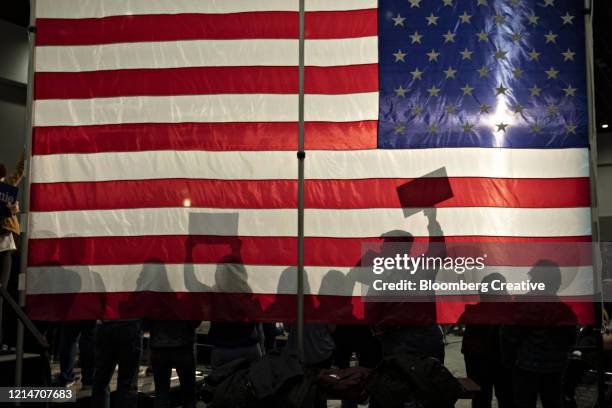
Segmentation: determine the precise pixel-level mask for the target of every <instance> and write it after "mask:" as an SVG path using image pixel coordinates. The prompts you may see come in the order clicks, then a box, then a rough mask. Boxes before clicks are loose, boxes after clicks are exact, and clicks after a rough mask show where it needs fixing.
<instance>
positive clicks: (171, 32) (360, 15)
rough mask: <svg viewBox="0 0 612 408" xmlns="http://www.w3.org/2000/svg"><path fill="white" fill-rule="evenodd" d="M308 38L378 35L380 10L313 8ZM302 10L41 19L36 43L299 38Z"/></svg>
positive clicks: (67, 43) (308, 15) (84, 43)
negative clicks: (320, 10)
mask: <svg viewBox="0 0 612 408" xmlns="http://www.w3.org/2000/svg"><path fill="white" fill-rule="evenodd" d="M305 18H306V20H305V27H306V31H305V34H306V38H311V39H319V38H353V37H368V36H374V35H376V34H377V10H376V9H367V10H351V11H338V12H329V11H325V12H308V13H306V16H305ZM298 23H299V22H298V13H297V12H284V11H276V12H275V11H266V12H247V13H228V14H161V15H133V16H110V17H104V18H84V19H45V18H39V19H37V20H36V45H38V46H41V45H87V44H109V43H127V42H141V41H151V42H154V41H178V40H204V39H219V40H229V39H253V38H298Z"/></svg>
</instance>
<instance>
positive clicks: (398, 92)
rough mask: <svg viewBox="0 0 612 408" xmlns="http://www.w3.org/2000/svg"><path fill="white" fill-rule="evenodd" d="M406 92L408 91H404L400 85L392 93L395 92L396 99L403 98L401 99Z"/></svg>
mask: <svg viewBox="0 0 612 408" xmlns="http://www.w3.org/2000/svg"><path fill="white" fill-rule="evenodd" d="M407 91H408V90H407V89H405V88H404V87H403V86H401V85H400V86H399V87H397V88H395V89H394V90H393V92H395V96H398V97H401V98H403V97H404V96H405V95H406V92H407Z"/></svg>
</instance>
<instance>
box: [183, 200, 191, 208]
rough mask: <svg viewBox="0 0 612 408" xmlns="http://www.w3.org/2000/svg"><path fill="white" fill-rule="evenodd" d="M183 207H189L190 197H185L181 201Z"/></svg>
mask: <svg viewBox="0 0 612 408" xmlns="http://www.w3.org/2000/svg"><path fill="white" fill-rule="evenodd" d="M183 207H191V200H190V199H188V198H186V199H185V200H184V201H183Z"/></svg>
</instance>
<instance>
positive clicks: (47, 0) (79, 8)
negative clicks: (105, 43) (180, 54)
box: [36, 0, 377, 18]
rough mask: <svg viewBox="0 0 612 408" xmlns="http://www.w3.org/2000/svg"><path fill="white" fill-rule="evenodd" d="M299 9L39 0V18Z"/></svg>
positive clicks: (234, 0)
mask: <svg viewBox="0 0 612 408" xmlns="http://www.w3.org/2000/svg"><path fill="white" fill-rule="evenodd" d="M376 7H377V1H376V0H308V1H306V11H322V10H360V9H370V8H376ZM252 11H298V1H297V0H257V1H255V0H230V1H228V0H216V1H215V0H181V1H177V0H154V1H152V0H130V1H126V0H38V1H37V2H36V17H37V18H100V17H107V16H117V15H138V14H180V13H211V14H217V13H243V12H252Z"/></svg>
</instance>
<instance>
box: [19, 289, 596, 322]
mask: <svg viewBox="0 0 612 408" xmlns="http://www.w3.org/2000/svg"><path fill="white" fill-rule="evenodd" d="M439 299H440V298H439ZM563 300H564V301H565V304H566V305H567V306H569V308H570V309H569V310H571V311H572V312H573V315H572V314H571V313H570V314H569V316H567V321H557V322H551V321H549V320H542V321H541V322H539V321H538V318H537V317H534V316H529V317H530V323H532V324H534V323H539V324H548V325H550V324H554V323H557V324H562V323H564V324H576V323H577V324H592V323H593V321H594V318H593V310H594V306H593V303H591V302H590V298H588V297H585V298H582V299H563ZM295 304H296V301H295V296H293V295H268V294H235V293H193V292H191V293H165V292H161V293H160V292H135V293H125V292H123V293H121V292H120V293H78V294H60V295H29V296H28V297H27V312H28V315H29V316H30V318H31V319H33V320H52V321H65V320H95V319H119V318H122V319H126V318H135V317H151V318H155V319H186V320H187V319H189V320H216V321H222V320H226V321H271V322H275V321H283V322H291V321H293V320H294V319H295V316H296V306H295ZM305 304H306V307H305V318H306V321H307V322H309V323H339V324H349V323H361V324H380V323H381V322H384V324H419V323H420V324H424V323H431V322H432V320H433V321H436V322H438V323H442V324H446V323H456V322H457V321H459V319H460V318H461V316H462V314H463V312H464V310H465V306H466V304H468V303H466V302H458V301H457V302H453V301H444V300H440V301H438V302H437V303H436V305H435V312H434V313H429V311H431V310H432V309H431V306H432V305H430V304H427V303H418V304H417V303H408V302H403V303H378V302H376V303H373V302H369V303H367V304H364V302H363V300H362V298H361V297H341V296H306V297H305ZM228 305H231V307H228ZM549 305H550V304H549ZM494 306H495V310H496V312H497V313H491V314H490V315H487V316H486V318H487V320H486V321H487V322H488V323H490V324H513V323H514V324H516V323H518V322H520V319H521V318H520V317H519V315H517V311H518V310H521V309H522V308H524V307H525V306H524V305H521V304H517V303H495V305H494ZM548 307H551V306H548ZM553 307H557V305H556V304H555V305H554V306H553ZM426 309H428V310H427V311H428V313H423V314H419V313H418V311H421V310H422V311H425V310H426ZM481 320H482V316H481Z"/></svg>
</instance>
